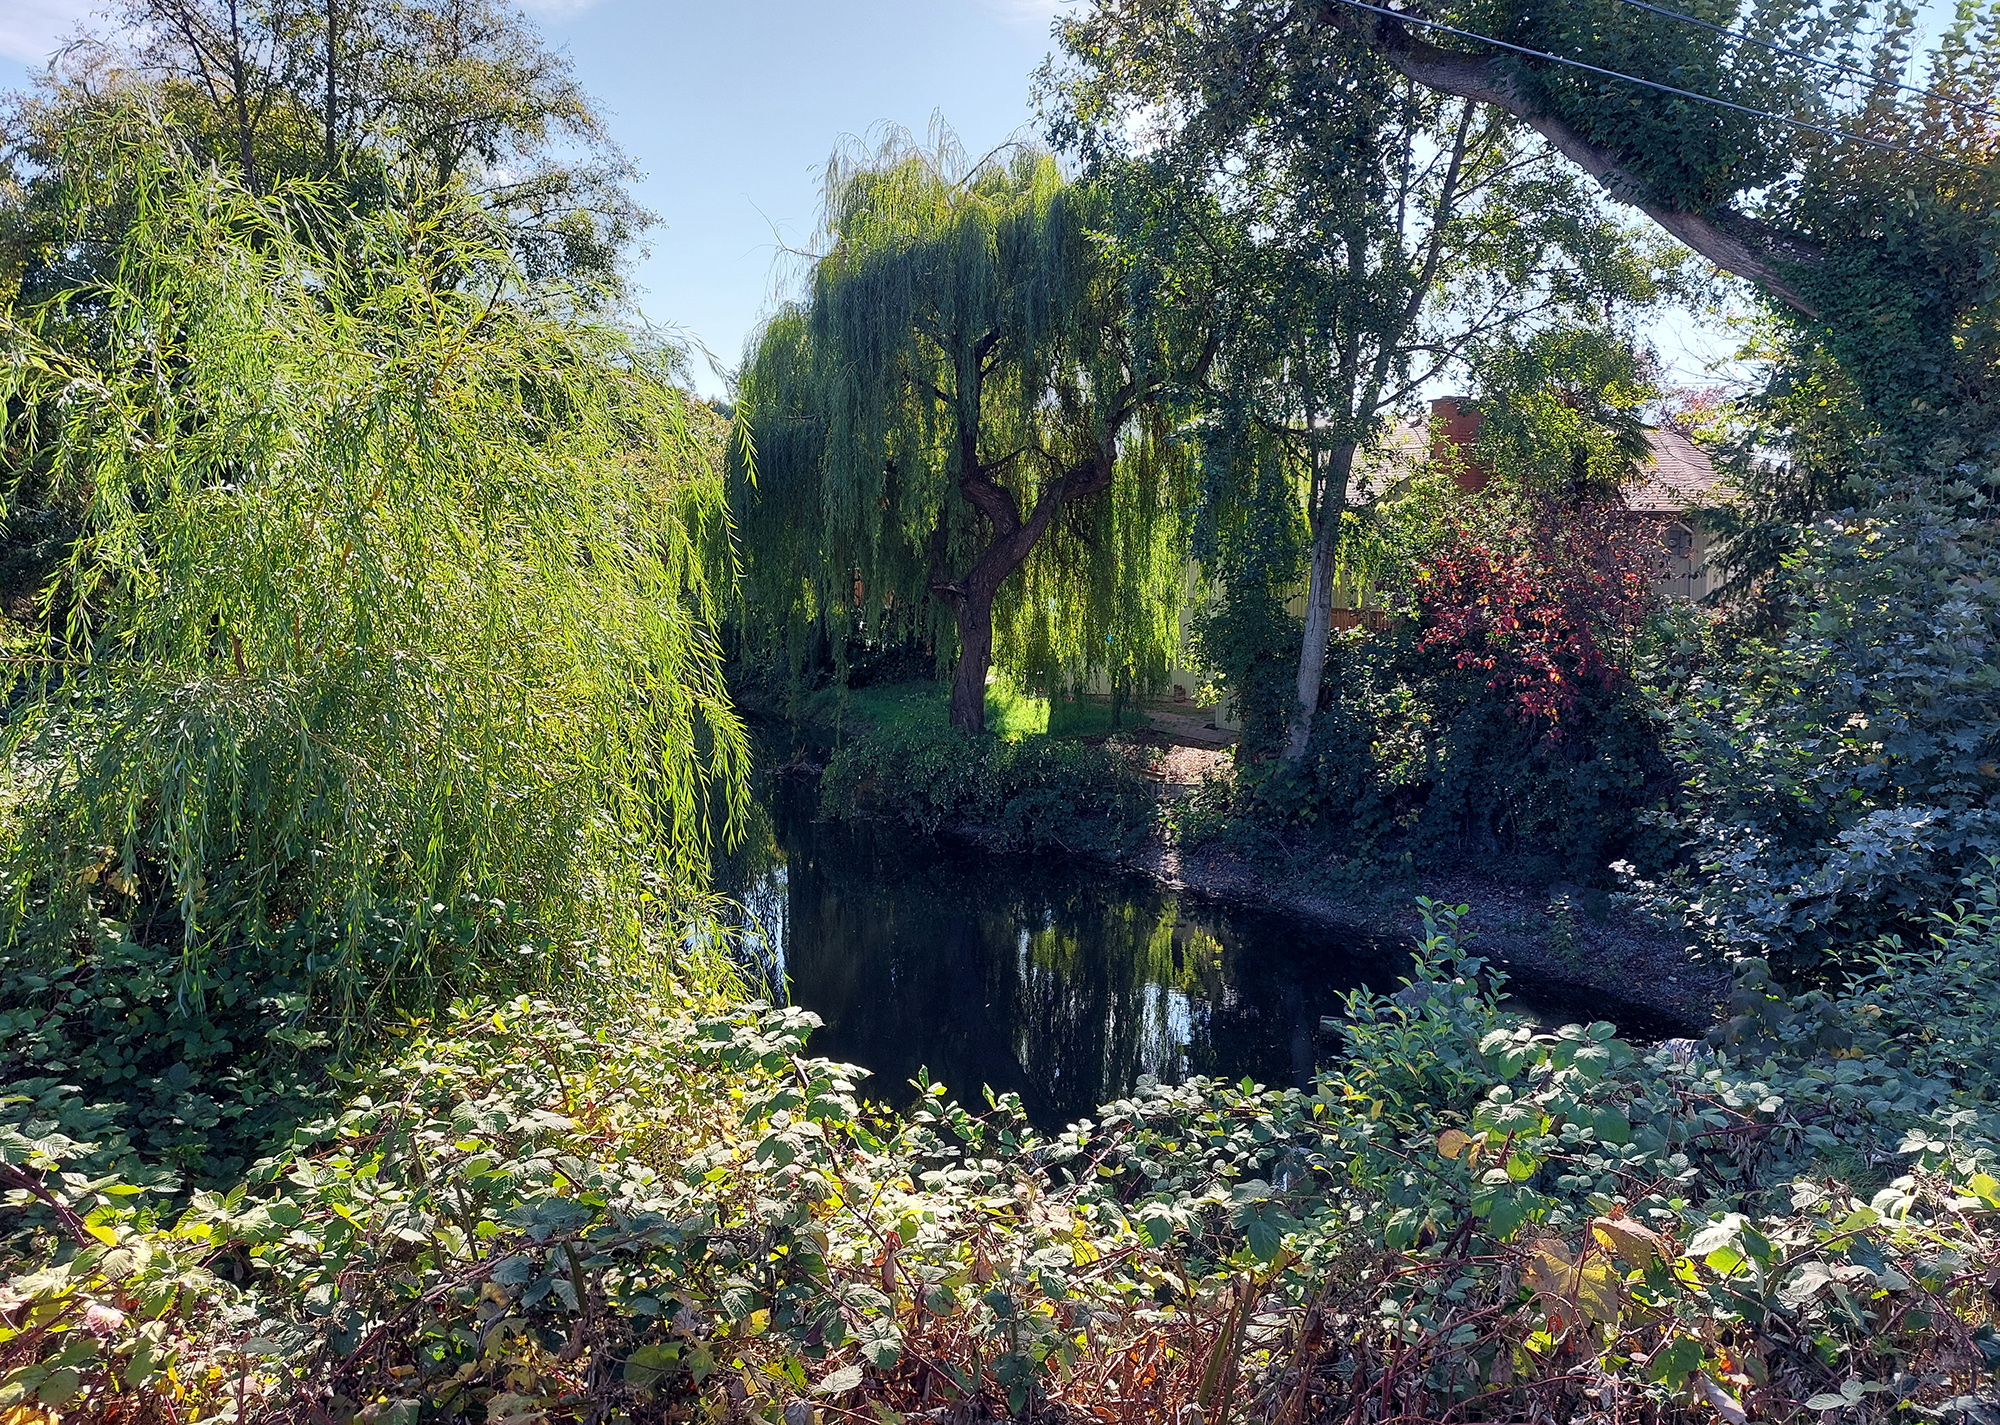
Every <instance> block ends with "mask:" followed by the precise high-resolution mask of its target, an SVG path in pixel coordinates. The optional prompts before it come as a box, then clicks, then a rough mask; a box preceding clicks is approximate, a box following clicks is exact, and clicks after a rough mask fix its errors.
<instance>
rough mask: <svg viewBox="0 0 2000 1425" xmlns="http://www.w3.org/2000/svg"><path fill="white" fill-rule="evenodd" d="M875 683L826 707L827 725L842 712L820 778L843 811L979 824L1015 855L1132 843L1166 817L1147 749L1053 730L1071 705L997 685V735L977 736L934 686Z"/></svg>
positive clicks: (993, 719)
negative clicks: (1151, 779)
mask: <svg viewBox="0 0 2000 1425" xmlns="http://www.w3.org/2000/svg"><path fill="white" fill-rule="evenodd" d="M868 691H869V693H872V694H873V696H866V695H853V697H852V703H853V706H852V707H851V708H843V707H842V706H841V705H840V704H838V703H836V702H834V700H833V699H832V698H831V697H829V698H828V699H827V705H826V706H825V707H822V708H820V709H818V712H819V715H820V720H821V722H822V723H826V722H831V721H833V719H834V717H835V716H839V717H840V719H841V720H840V721H839V723H838V725H837V726H838V740H837V742H836V745H835V746H834V749H833V752H832V754H831V756H830V757H829V758H828V760H827V765H826V770H825V773H824V775H823V776H822V778H821V782H820V800H821V804H822V806H824V807H825V808H826V809H827V810H828V812H829V813H831V814H833V815H836V816H883V817H889V818H893V819H895V820H899V821H901V822H903V823H905V824H906V825H908V826H910V827H913V828H915V829H916V830H918V831H921V832H924V833H926V834H929V833H934V832H936V831H937V830H938V829H939V828H940V827H943V826H947V825H950V826H955V827H959V828H965V829H976V830H977V831H978V832H979V833H980V834H982V835H984V836H986V837H987V838H989V839H990V840H991V841H992V843H993V844H994V845H995V846H996V847H998V848H999V849H1003V850H1010V851H1022V850H1036V849H1044V848H1046V849H1052V850H1061V851H1091V852H1099V853H1115V852H1118V851H1129V850H1131V849H1133V848H1135V847H1137V846H1138V845H1140V844H1142V843H1143V842H1144V841H1145V840H1146V839H1147V837H1149V836H1150V835H1151V834H1153V832H1154V830H1155V828H1156V826H1157V824H1158V821H1159V804H1158V797H1157V795H1156V794H1155V791H1154V788H1153V786H1152V784H1150V783H1148V781H1147V780H1146V777H1145V775H1144V770H1143V769H1144V767H1145V765H1146V761H1147V758H1148V757H1149V755H1150V754H1149V753H1148V752H1147V751H1146V749H1145V748H1144V747H1142V746H1138V745H1126V744H1120V743H1115V742H1107V741H1106V740H1104V739H1102V738H1095V739H1084V738H1079V737H1078V736H1076V735H1075V734H1074V733H1073V732H1072V733H1070V734H1068V735H1061V736H1051V735H1045V734H1047V733H1048V730H1049V722H1050V720H1051V718H1052V717H1059V716H1060V713H1061V705H1056V706H1054V707H1052V706H1051V704H1049V703H1048V702H1045V701H1043V700H1040V699H1030V698H1025V697H1022V696H1020V695H1019V694H1015V693H1011V692H1010V691H1008V690H1007V689H1006V688H1005V687H1004V686H1002V687H1000V688H998V689H997V690H996V689H989V691H988V696H987V709H988V711H987V731H986V732H985V733H983V734H981V735H980V736H978V737H975V738H968V737H966V736H964V735H963V734H961V733H959V732H957V731H956V730H954V729H953V728H952V727H951V726H950V725H949V723H948V722H947V721H946V719H945V709H944V705H943V702H942V700H941V698H940V697H939V695H938V689H937V686H936V685H935V684H929V683H918V684H909V685H903V686H900V687H894V688H884V689H871V690H868ZM813 711H814V710H812V709H809V710H808V715H812V713H813Z"/></svg>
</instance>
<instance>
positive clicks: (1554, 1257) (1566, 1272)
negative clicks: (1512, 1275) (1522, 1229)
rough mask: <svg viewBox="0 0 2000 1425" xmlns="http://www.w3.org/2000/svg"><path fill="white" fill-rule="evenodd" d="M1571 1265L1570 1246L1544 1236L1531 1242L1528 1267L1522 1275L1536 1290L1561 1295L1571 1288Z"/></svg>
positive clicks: (1551, 1294)
mask: <svg viewBox="0 0 2000 1425" xmlns="http://www.w3.org/2000/svg"><path fill="white" fill-rule="evenodd" d="M1571 1265H1572V1264H1571V1262H1570V1256H1569V1248H1567V1247H1565V1246H1563V1244H1562V1243H1561V1242H1558V1241H1557V1240H1556V1239H1555V1238H1553V1237H1544V1238H1542V1239H1541V1240H1540V1241H1537V1242H1533V1243H1530V1244H1529V1246H1528V1260H1527V1268H1526V1270H1525V1271H1524V1272H1523V1274H1522V1275H1523V1276H1525V1277H1526V1278H1527V1282H1528V1285H1529V1286H1531V1287H1533V1288H1534V1289H1535V1290H1536V1291H1539V1292H1546V1293H1547V1294H1549V1295H1550V1296H1561V1295H1563V1294H1564V1293H1565V1292H1566V1291H1568V1290H1569V1278H1570V1268H1571Z"/></svg>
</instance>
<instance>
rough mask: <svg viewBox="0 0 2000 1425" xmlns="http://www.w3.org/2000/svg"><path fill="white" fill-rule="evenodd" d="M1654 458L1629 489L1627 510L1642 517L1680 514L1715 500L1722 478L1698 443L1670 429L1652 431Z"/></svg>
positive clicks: (1626, 495) (1641, 469) (1646, 464)
mask: <svg viewBox="0 0 2000 1425" xmlns="http://www.w3.org/2000/svg"><path fill="white" fill-rule="evenodd" d="M1646 441H1647V443H1648V444H1649V445H1651V446H1652V447H1653V454H1652V458H1651V459H1649V460H1648V461H1647V462H1646V463H1645V464H1644V465H1641V466H1640V467H1639V474H1638V476H1637V478H1636V479H1634V480H1633V481H1632V483H1631V484H1629V485H1627V486H1626V487H1625V508H1627V509H1628V510H1634V511H1637V512H1639V513H1641V514H1653V515H1677V514H1679V513H1680V512H1681V511H1683V510H1685V509H1687V508H1688V507H1689V506H1691V505H1698V504H1703V503H1705V502H1707V501H1709V500H1712V499H1713V498H1715V487H1716V485H1717V484H1718V483H1719V482H1720V480H1721V478H1722V477H1721V476H1719V475H1717V474H1716V473H1715V466H1714V464H1713V463H1711V462H1710V460H1709V458H1708V457H1707V456H1706V455H1704V454H1702V453H1701V450H1700V449H1699V448H1698V447H1697V446H1696V445H1695V443H1694V442H1693V441H1691V440H1689V439H1688V438H1687V437H1686V436H1684V435H1677V434H1675V433H1674V432H1673V431H1670V430H1657V429H1656V430H1649V431H1647V432H1646Z"/></svg>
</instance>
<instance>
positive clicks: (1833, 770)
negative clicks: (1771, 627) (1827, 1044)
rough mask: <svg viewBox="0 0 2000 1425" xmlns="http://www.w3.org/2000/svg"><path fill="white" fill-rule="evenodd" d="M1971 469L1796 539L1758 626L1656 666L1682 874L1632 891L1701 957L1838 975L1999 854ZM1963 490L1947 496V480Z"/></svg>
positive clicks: (1692, 646) (1998, 763)
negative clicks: (1700, 945)
mask: <svg viewBox="0 0 2000 1425" xmlns="http://www.w3.org/2000/svg"><path fill="white" fill-rule="evenodd" d="M1978 474H1979V472H1978V471H1976V470H1973V469H1970V468H1966V469H1963V470H1958V471H1950V472H1946V476H1945V477H1942V478H1938V479H1926V480H1923V481H1919V482H1916V483H1914V484H1913V485H1911V486H1908V487H1906V488H1905V489H1904V490H1903V492H1902V493H1901V494H1900V495H1899V496H1898V497H1897V498H1896V499H1893V500H1889V501H1886V502H1884V503H1882V504H1879V505H1877V506H1876V507H1875V508H1874V509H1873V510H1872V511H1870V512H1869V513H1867V514H1855V513H1849V514H1847V515H1843V516H1840V517H1837V518H1833V519H1828V520H1825V521H1823V522H1821V523H1820V524H1817V525H1815V526H1813V527H1812V528H1811V529H1809V530H1807V531H1806V532H1805V535H1804V539H1803V542H1802V544H1801V546H1800V548H1799V549H1798V550H1797V551H1796V552H1794V553H1793V554H1792V555H1791V556H1789V557H1788V558H1787V559H1786V561H1785V563H1784V567H1783V569H1782V570H1781V572H1780V573H1779V574H1778V575H1777V576H1776V577H1775V578H1774V579H1773V580H1772V581H1771V583H1770V585H1769V586H1768V587H1767V589H1766V591H1765V593H1766V610H1767V613H1768V615H1769V617H1770V618H1771V619H1772V620H1773V622H1774V623H1775V626H1776V629H1777V631H1776V632H1774V633H1769V634H1765V633H1755V632H1753V633H1751V634H1750V635H1748V636H1745V635H1742V634H1741V633H1739V632H1737V631H1735V630H1733V629H1731V628H1729V627H1728V626H1726V625H1724V626H1719V627H1718V626H1701V625H1697V626H1695V627H1692V628H1690V629H1689V630H1688V631H1687V635H1688V636H1687V638H1686V640H1685V641H1684V642H1683V644H1682V646H1681V648H1680V649H1679V657H1678V659H1677V660H1676V661H1675V662H1674V663H1673V664H1670V666H1668V667H1667V668H1665V669H1663V670H1662V672H1661V674H1660V675H1659V676H1660V680H1661V681H1662V683H1663V684H1664V685H1665V689H1666V694H1667V696H1666V697H1665V699H1664V701H1665V705H1666V708H1667V712H1668V717H1669V721H1668V727H1669V732H1670V745H1671V748H1672V751H1673V755H1674V758H1675V762H1676V764H1677V766H1678V767H1679V769H1680V772H1681V775H1682V777H1683V778H1684V779H1685V782H1686V796H1685V797H1684V798H1683V800H1682V801H1681V803H1680V804H1679V806H1678V807H1677V808H1676V809H1675V810H1673V811H1672V812H1670V813H1669V814H1668V815H1666V816H1664V817H1662V818H1661V819H1660V824H1661V827H1662V830H1663V831H1665V832H1667V833H1669V834H1671V835H1672V836H1673V837H1674V838H1675V839H1676V840H1679V841H1681V842H1683V843H1684V845H1685V847H1686V861H1687V863H1688V864H1687V868H1686V872H1685V874H1683V875H1682V876H1681V877H1680V878H1678V879H1677V880H1674V881H1669V882H1663V883H1657V884H1652V885H1641V887H1640V888H1639V889H1641V890H1642V891H1644V892H1646V893H1648V894H1649V895H1650V897H1651V899H1652V900H1653V901H1654V902H1655V903H1656V904H1657V905H1658V906H1659V907H1660V908H1661V909H1662V910H1663V911H1664V912H1666V913H1668V914H1672V915H1675V916H1679V917H1682V918H1684V920H1685V922H1686V923H1687V924H1688V925H1689V926H1690V927H1692V928H1694V929H1695V930H1697V931H1698V932H1699V933H1700V934H1701V935H1702V936H1703V937H1704V938H1705V940H1706V942H1707V944H1708V945H1709V947H1710V949H1711V950H1712V951H1713V952H1714V953H1716V954H1718V955H1725V954H1726V955H1732V956H1742V955H1761V956H1764V957H1766V958H1768V959H1769V960H1770V961H1771V963H1772V964H1773V966H1774V967H1776V968H1777V969H1778V970H1779V971H1780V972H1781V973H1784V974H1788V975H1796V974H1807V975H1813V974H1824V973H1829V972H1831V973H1836V974H1837V973H1838V970H1839V968H1840V966H1841V965H1842V964H1843V963H1852V962H1854V961H1855V960H1856V959H1857V957H1859V956H1862V955H1864V954H1865V953H1866V951H1867V949H1868V947H1870V946H1872V945H1873V944H1874V943H1875V942H1876V941H1877V940H1878V938H1879V937H1881V936H1882V935H1884V934H1890V933H1895V934H1901V935H1904V936H1905V937H1907V938H1911V939H1916V938H1919V937H1921V935H1922V934H1923V933H1924V930H1925V924H1926V918H1927V917H1928V915H1929V914H1930V908H1931V907H1934V906H1936V905H1938V904H1939V903H1940V902H1942V901H1944V900H1945V899H1947V898H1948V897H1950V896H1951V895H1952V894H1953V893H1954V889H1955V888H1956V887H1957V885H1958V884H1959V882H1960V881H1961V879H1962V878H1963V877H1964V876H1965V875H1966V874H1967V873H1968V871H1970V870H1973V869H1976V868H1978V867H1980V866H1982V865H1983V864H1984V863H1985V860H1986V858H1988V857H1990V856H1993V855H1995V854H2000V659H1996V657H1995V650H1996V648H2000V538H1996V535H1997V534H2000V526H1996V525H1995V523H1994V521H1993V520H1992V519H1991V518H1990V511H1989V509H1988V508H1987V507H1986V506H1985V504H1984V503H1983V501H1982V500H1981V498H1979V497H1978V496H1977V495H1976V493H1975V491H1976V483H1975V477H1976V476H1977V475H1978ZM1961 477H1962V483H1958V484H1953V483H1951V479H1952V478H1961Z"/></svg>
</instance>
